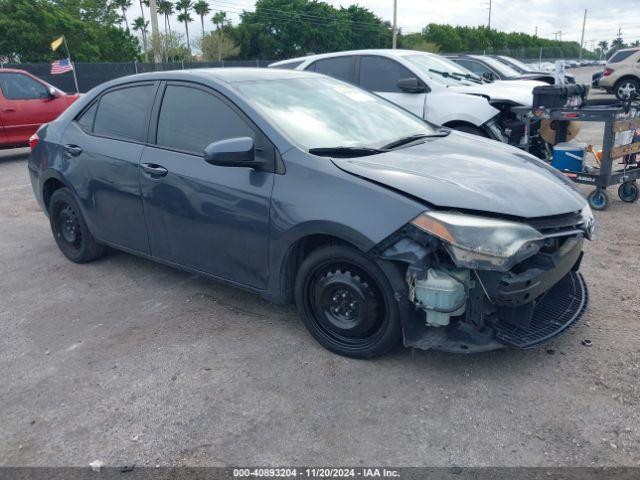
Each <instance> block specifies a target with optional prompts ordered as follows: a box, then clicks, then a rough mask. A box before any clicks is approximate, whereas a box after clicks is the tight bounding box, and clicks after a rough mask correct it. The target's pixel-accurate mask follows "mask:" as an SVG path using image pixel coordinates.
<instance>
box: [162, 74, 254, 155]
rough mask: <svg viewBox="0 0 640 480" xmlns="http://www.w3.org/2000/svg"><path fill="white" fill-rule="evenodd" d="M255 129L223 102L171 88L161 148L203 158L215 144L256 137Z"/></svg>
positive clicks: (165, 102) (196, 91) (165, 105)
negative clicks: (209, 147) (234, 138)
mask: <svg viewBox="0 0 640 480" xmlns="http://www.w3.org/2000/svg"><path fill="white" fill-rule="evenodd" d="M254 136H255V134H254V131H253V129H252V128H251V127H250V126H249V125H248V124H247V122H246V121H245V120H244V119H243V118H242V117H240V115H238V114H237V113H236V112H235V111H234V110H233V109H232V108H231V107H229V106H228V105H227V104H226V103H224V102H223V101H222V100H220V99H219V98H217V97H216V96H214V95H213V94H210V93H207V92H205V91H203V90H200V89H197V88H191V87H186V86H179V85H169V86H168V87H167V89H166V90H165V93H164V97H163V99H162V107H161V109H160V117H159V119H158V133H157V141H156V143H157V144H158V145H161V146H164V147H169V148H174V149H176V150H182V151H186V152H192V153H195V154H198V155H202V153H203V151H204V149H205V147H206V146H207V145H209V144H210V143H212V142H216V141H218V140H224V139H226V138H233V137H254Z"/></svg>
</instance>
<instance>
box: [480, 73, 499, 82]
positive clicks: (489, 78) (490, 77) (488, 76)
mask: <svg viewBox="0 0 640 480" xmlns="http://www.w3.org/2000/svg"><path fill="white" fill-rule="evenodd" d="M482 78H484V79H485V80H486V81H488V82H493V81H494V80H495V79H496V77H495V75H494V74H493V73H491V72H484V73H483V74H482Z"/></svg>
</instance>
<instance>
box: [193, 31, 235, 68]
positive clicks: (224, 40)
mask: <svg viewBox="0 0 640 480" xmlns="http://www.w3.org/2000/svg"><path fill="white" fill-rule="evenodd" d="M200 49H201V50H202V57H203V58H204V59H205V60H207V61H209V62H213V61H218V62H220V61H222V60H224V59H225V58H229V57H235V56H236V55H238V53H240V48H239V47H238V46H237V45H236V44H235V43H234V42H233V40H232V39H231V38H229V37H223V36H220V35H219V34H218V32H209V34H208V35H205V36H204V37H202V40H201V42H200Z"/></svg>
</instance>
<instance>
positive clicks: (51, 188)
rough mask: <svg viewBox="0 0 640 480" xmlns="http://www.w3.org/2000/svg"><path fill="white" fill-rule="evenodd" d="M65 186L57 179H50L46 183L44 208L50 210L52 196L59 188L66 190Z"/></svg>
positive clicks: (43, 190)
mask: <svg viewBox="0 0 640 480" xmlns="http://www.w3.org/2000/svg"><path fill="white" fill-rule="evenodd" d="M64 187H65V184H64V183H62V182H61V181H60V180H58V179H57V178H50V179H49V180H47V181H46V182H44V187H43V188H42V201H43V202H44V206H45V208H46V209H47V211H48V210H49V200H51V195H53V192H55V191H56V190H58V189H59V188H64Z"/></svg>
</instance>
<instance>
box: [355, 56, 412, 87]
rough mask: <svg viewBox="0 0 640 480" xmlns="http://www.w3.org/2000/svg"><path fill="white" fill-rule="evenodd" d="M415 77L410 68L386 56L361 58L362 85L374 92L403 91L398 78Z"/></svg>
mask: <svg viewBox="0 0 640 480" xmlns="http://www.w3.org/2000/svg"><path fill="white" fill-rule="evenodd" d="M411 77H415V74H413V73H411V71H410V70H408V69H407V68H405V67H404V66H402V65H400V64H399V63H398V62H396V61H394V60H390V59H388V58H384V57H374V56H370V55H367V56H363V57H362V58H361V59H360V86H361V87H362V88H365V89H367V90H371V91H373V92H402V90H400V89H399V88H398V80H401V79H403V78H411Z"/></svg>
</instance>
